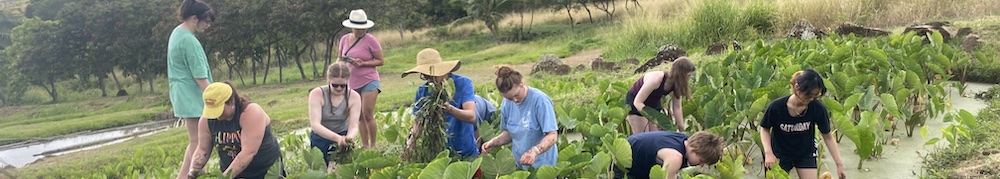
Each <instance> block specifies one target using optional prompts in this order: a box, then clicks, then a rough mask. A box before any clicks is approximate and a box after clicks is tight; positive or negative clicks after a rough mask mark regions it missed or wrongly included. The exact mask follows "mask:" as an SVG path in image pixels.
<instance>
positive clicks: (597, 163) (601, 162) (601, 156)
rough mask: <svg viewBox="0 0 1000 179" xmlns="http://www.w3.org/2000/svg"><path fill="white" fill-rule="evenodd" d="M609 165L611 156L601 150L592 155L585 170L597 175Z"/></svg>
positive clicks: (605, 170) (602, 172)
mask: <svg viewBox="0 0 1000 179" xmlns="http://www.w3.org/2000/svg"><path fill="white" fill-rule="evenodd" d="M609 167H611V156H610V155H608V154H607V153H605V152H604V151H601V152H599V153H597V155H594V158H593V159H591V160H590V165H589V166H587V170H589V172H591V173H592V174H595V176H596V175H599V174H604V173H605V172H607V171H608V168H609Z"/></svg>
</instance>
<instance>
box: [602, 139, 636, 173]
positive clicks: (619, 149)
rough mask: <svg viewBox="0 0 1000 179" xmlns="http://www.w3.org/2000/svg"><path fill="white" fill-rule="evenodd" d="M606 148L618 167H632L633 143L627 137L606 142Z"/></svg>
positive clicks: (623, 168) (622, 168)
mask: <svg viewBox="0 0 1000 179" xmlns="http://www.w3.org/2000/svg"><path fill="white" fill-rule="evenodd" d="M604 146H605V150H607V152H609V153H611V157H613V158H614V160H615V165H616V166H618V169H621V170H625V169H627V168H632V145H630V144H629V143H628V140H625V138H615V139H614V141H613V142H612V143H610V144H609V143H605V144H604Z"/></svg>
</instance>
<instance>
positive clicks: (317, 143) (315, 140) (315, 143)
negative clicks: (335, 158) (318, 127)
mask: <svg viewBox="0 0 1000 179" xmlns="http://www.w3.org/2000/svg"><path fill="white" fill-rule="evenodd" d="M337 134H340V135H341V136H346V135H347V131H344V132H340V133H337ZM309 144H310V146H312V147H316V148H319V151H320V152H323V161H326V162H327V163H330V157H329V155H327V152H330V151H331V150H337V143H336V142H334V141H330V140H327V139H326V138H323V137H321V136H319V135H318V134H316V133H315V132H309Z"/></svg>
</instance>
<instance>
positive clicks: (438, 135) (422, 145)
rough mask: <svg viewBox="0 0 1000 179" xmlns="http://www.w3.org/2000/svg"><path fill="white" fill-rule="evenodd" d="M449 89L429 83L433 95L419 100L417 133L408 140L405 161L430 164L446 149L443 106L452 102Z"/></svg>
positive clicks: (416, 122) (415, 121)
mask: <svg viewBox="0 0 1000 179" xmlns="http://www.w3.org/2000/svg"><path fill="white" fill-rule="evenodd" d="M447 89H448V88H447V85H437V84H434V83H428V90H429V91H430V92H431V95H429V96H424V97H422V98H420V99H419V100H417V103H416V104H415V105H417V106H418V107H419V109H418V110H417V112H416V114H415V115H416V117H415V118H414V124H413V127H416V128H417V131H416V132H414V133H412V134H411V135H410V136H409V138H408V139H407V141H408V143H407V144H406V149H405V150H404V151H403V160H406V161H409V162H412V163H429V162H431V160H434V158H435V157H436V156H437V154H438V153H439V152H441V151H444V150H445V149H446V146H445V145H446V143H447V140H448V136H447V133H446V132H445V127H446V126H447V125H448V124H447V122H446V121H445V120H444V113H445V111H444V110H443V109H442V108H441V106H443V105H444V104H445V103H447V102H448V101H449V100H450V97H451V95H449V93H448V90H447ZM411 141H412V142H411Z"/></svg>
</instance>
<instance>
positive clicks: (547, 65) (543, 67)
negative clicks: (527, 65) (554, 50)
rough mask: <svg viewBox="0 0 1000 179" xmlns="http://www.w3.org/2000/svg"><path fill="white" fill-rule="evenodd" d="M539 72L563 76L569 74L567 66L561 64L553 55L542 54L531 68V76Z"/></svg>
mask: <svg viewBox="0 0 1000 179" xmlns="http://www.w3.org/2000/svg"><path fill="white" fill-rule="evenodd" d="M540 71H546V72H549V73H552V74H557V75H565V74H567V73H569V71H570V68H569V65H566V64H563V63H562V60H559V57H557V56H556V55H554V54H544V55H542V56H541V57H538V62H535V65H534V66H532V67H531V74H535V73H538V72H540Z"/></svg>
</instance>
